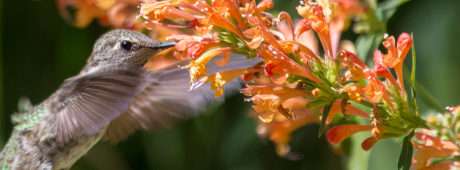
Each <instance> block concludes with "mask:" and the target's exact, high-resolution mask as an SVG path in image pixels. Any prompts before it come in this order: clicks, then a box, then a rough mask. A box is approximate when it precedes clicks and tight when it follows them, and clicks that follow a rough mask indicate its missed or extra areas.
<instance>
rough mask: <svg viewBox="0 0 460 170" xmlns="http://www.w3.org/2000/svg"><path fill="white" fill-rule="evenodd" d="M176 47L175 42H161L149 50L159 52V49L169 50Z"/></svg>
mask: <svg viewBox="0 0 460 170" xmlns="http://www.w3.org/2000/svg"><path fill="white" fill-rule="evenodd" d="M174 45H176V42H174V41H168V42H160V43H158V44H155V45H153V46H150V47H148V48H150V49H154V50H159V49H165V48H169V47H172V46H174Z"/></svg>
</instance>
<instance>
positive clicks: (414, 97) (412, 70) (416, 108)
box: [410, 33, 419, 116]
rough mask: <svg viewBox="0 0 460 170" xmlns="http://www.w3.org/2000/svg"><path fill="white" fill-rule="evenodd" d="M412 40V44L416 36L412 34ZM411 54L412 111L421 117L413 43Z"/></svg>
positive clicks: (415, 55)
mask: <svg viewBox="0 0 460 170" xmlns="http://www.w3.org/2000/svg"><path fill="white" fill-rule="evenodd" d="M411 38H412V42H413V40H414V35H413V33H411ZM411 51H412V52H411V54H412V68H411V72H410V87H411V88H410V92H411V98H412V101H411V104H412V109H413V110H414V111H415V115H417V116H418V115H419V113H418V106H417V93H416V90H415V87H416V85H417V84H416V83H417V82H416V80H415V74H416V65H417V54H416V53H415V44H414V43H412V49H411Z"/></svg>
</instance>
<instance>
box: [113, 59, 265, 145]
mask: <svg viewBox="0 0 460 170" xmlns="http://www.w3.org/2000/svg"><path fill="white" fill-rule="evenodd" d="M259 62H260V60H258V59H248V58H246V57H245V56H243V55H234V56H232V57H231V60H230V61H229V63H227V64H226V65H225V66H222V67H220V66H217V65H216V64H215V63H214V62H213V61H211V62H209V64H208V65H207V68H208V73H209V74H213V73H216V72H220V71H226V70H233V69H239V68H248V67H251V66H254V65H256V64H257V63H259ZM187 64H188V62H187V61H185V62H181V63H180V64H179V65H175V66H171V67H167V68H165V69H162V70H160V71H158V72H154V73H146V76H145V83H144V85H145V88H144V90H143V91H142V92H141V93H140V94H139V95H137V96H136V97H135V99H134V101H133V102H131V104H130V107H129V109H128V112H126V113H123V114H122V115H121V116H120V117H118V118H117V119H115V120H114V121H113V122H112V123H111V124H110V126H109V128H108V129H107V133H106V136H105V139H108V140H109V141H112V142H117V141H119V140H121V139H124V138H125V137H127V136H128V135H129V134H131V133H133V132H134V131H136V130H138V129H144V130H152V129H157V128H161V127H167V126H170V125H171V124H172V123H174V122H176V121H178V120H182V119H186V118H189V117H193V116H196V115H198V113H200V112H202V111H203V110H205V109H206V108H207V107H208V106H209V105H211V104H215V103H218V102H219V101H222V100H223V98H224V97H215V96H214V92H213V91H212V90H211V89H210V86H209V84H203V85H201V86H198V87H195V88H194V89H193V90H190V76H189V72H188V70H187V69H184V68H183V67H181V66H185V65H187ZM241 85H242V84H241V81H240V80H239V79H235V80H233V81H232V82H229V83H227V85H226V87H225V91H226V94H232V93H235V92H238V91H239V89H240V88H241Z"/></svg>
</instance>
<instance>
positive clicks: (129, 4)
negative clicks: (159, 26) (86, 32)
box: [57, 0, 143, 29]
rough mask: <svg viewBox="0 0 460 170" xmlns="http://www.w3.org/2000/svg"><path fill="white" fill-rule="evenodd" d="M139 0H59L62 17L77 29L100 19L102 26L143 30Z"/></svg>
mask: <svg viewBox="0 0 460 170" xmlns="http://www.w3.org/2000/svg"><path fill="white" fill-rule="evenodd" d="M139 3H140V1H139V0H57V5H58V9H59V11H60V13H61V15H62V16H63V17H64V18H65V19H66V20H67V21H69V22H70V23H72V24H74V25H75V26H77V27H86V26H87V25H89V24H90V23H91V22H92V21H93V20H95V19H98V20H99V21H100V23H101V24H103V25H109V26H111V27H118V28H131V29H141V28H143V23H142V22H140V21H139V20H137V15H138V9H137V6H138V5H139Z"/></svg>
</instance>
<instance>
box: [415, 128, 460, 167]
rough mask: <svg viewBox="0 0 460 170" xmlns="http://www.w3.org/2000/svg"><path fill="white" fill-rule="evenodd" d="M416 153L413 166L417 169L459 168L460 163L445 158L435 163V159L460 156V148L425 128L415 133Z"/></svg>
mask: <svg viewBox="0 0 460 170" xmlns="http://www.w3.org/2000/svg"><path fill="white" fill-rule="evenodd" d="M413 145H414V147H415V155H414V157H413V161H412V167H413V168H414V169H416V170H422V169H423V170H436V169H458V168H460V163H458V162H455V161H453V160H445V161H441V162H439V163H433V161H434V159H439V158H447V157H450V156H458V155H459V154H460V152H459V151H460V149H459V148H458V146H457V145H455V144H454V143H452V142H450V141H444V140H441V139H439V138H437V137H434V136H432V135H430V131H427V130H424V131H421V132H417V133H416V134H415V141H413Z"/></svg>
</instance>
